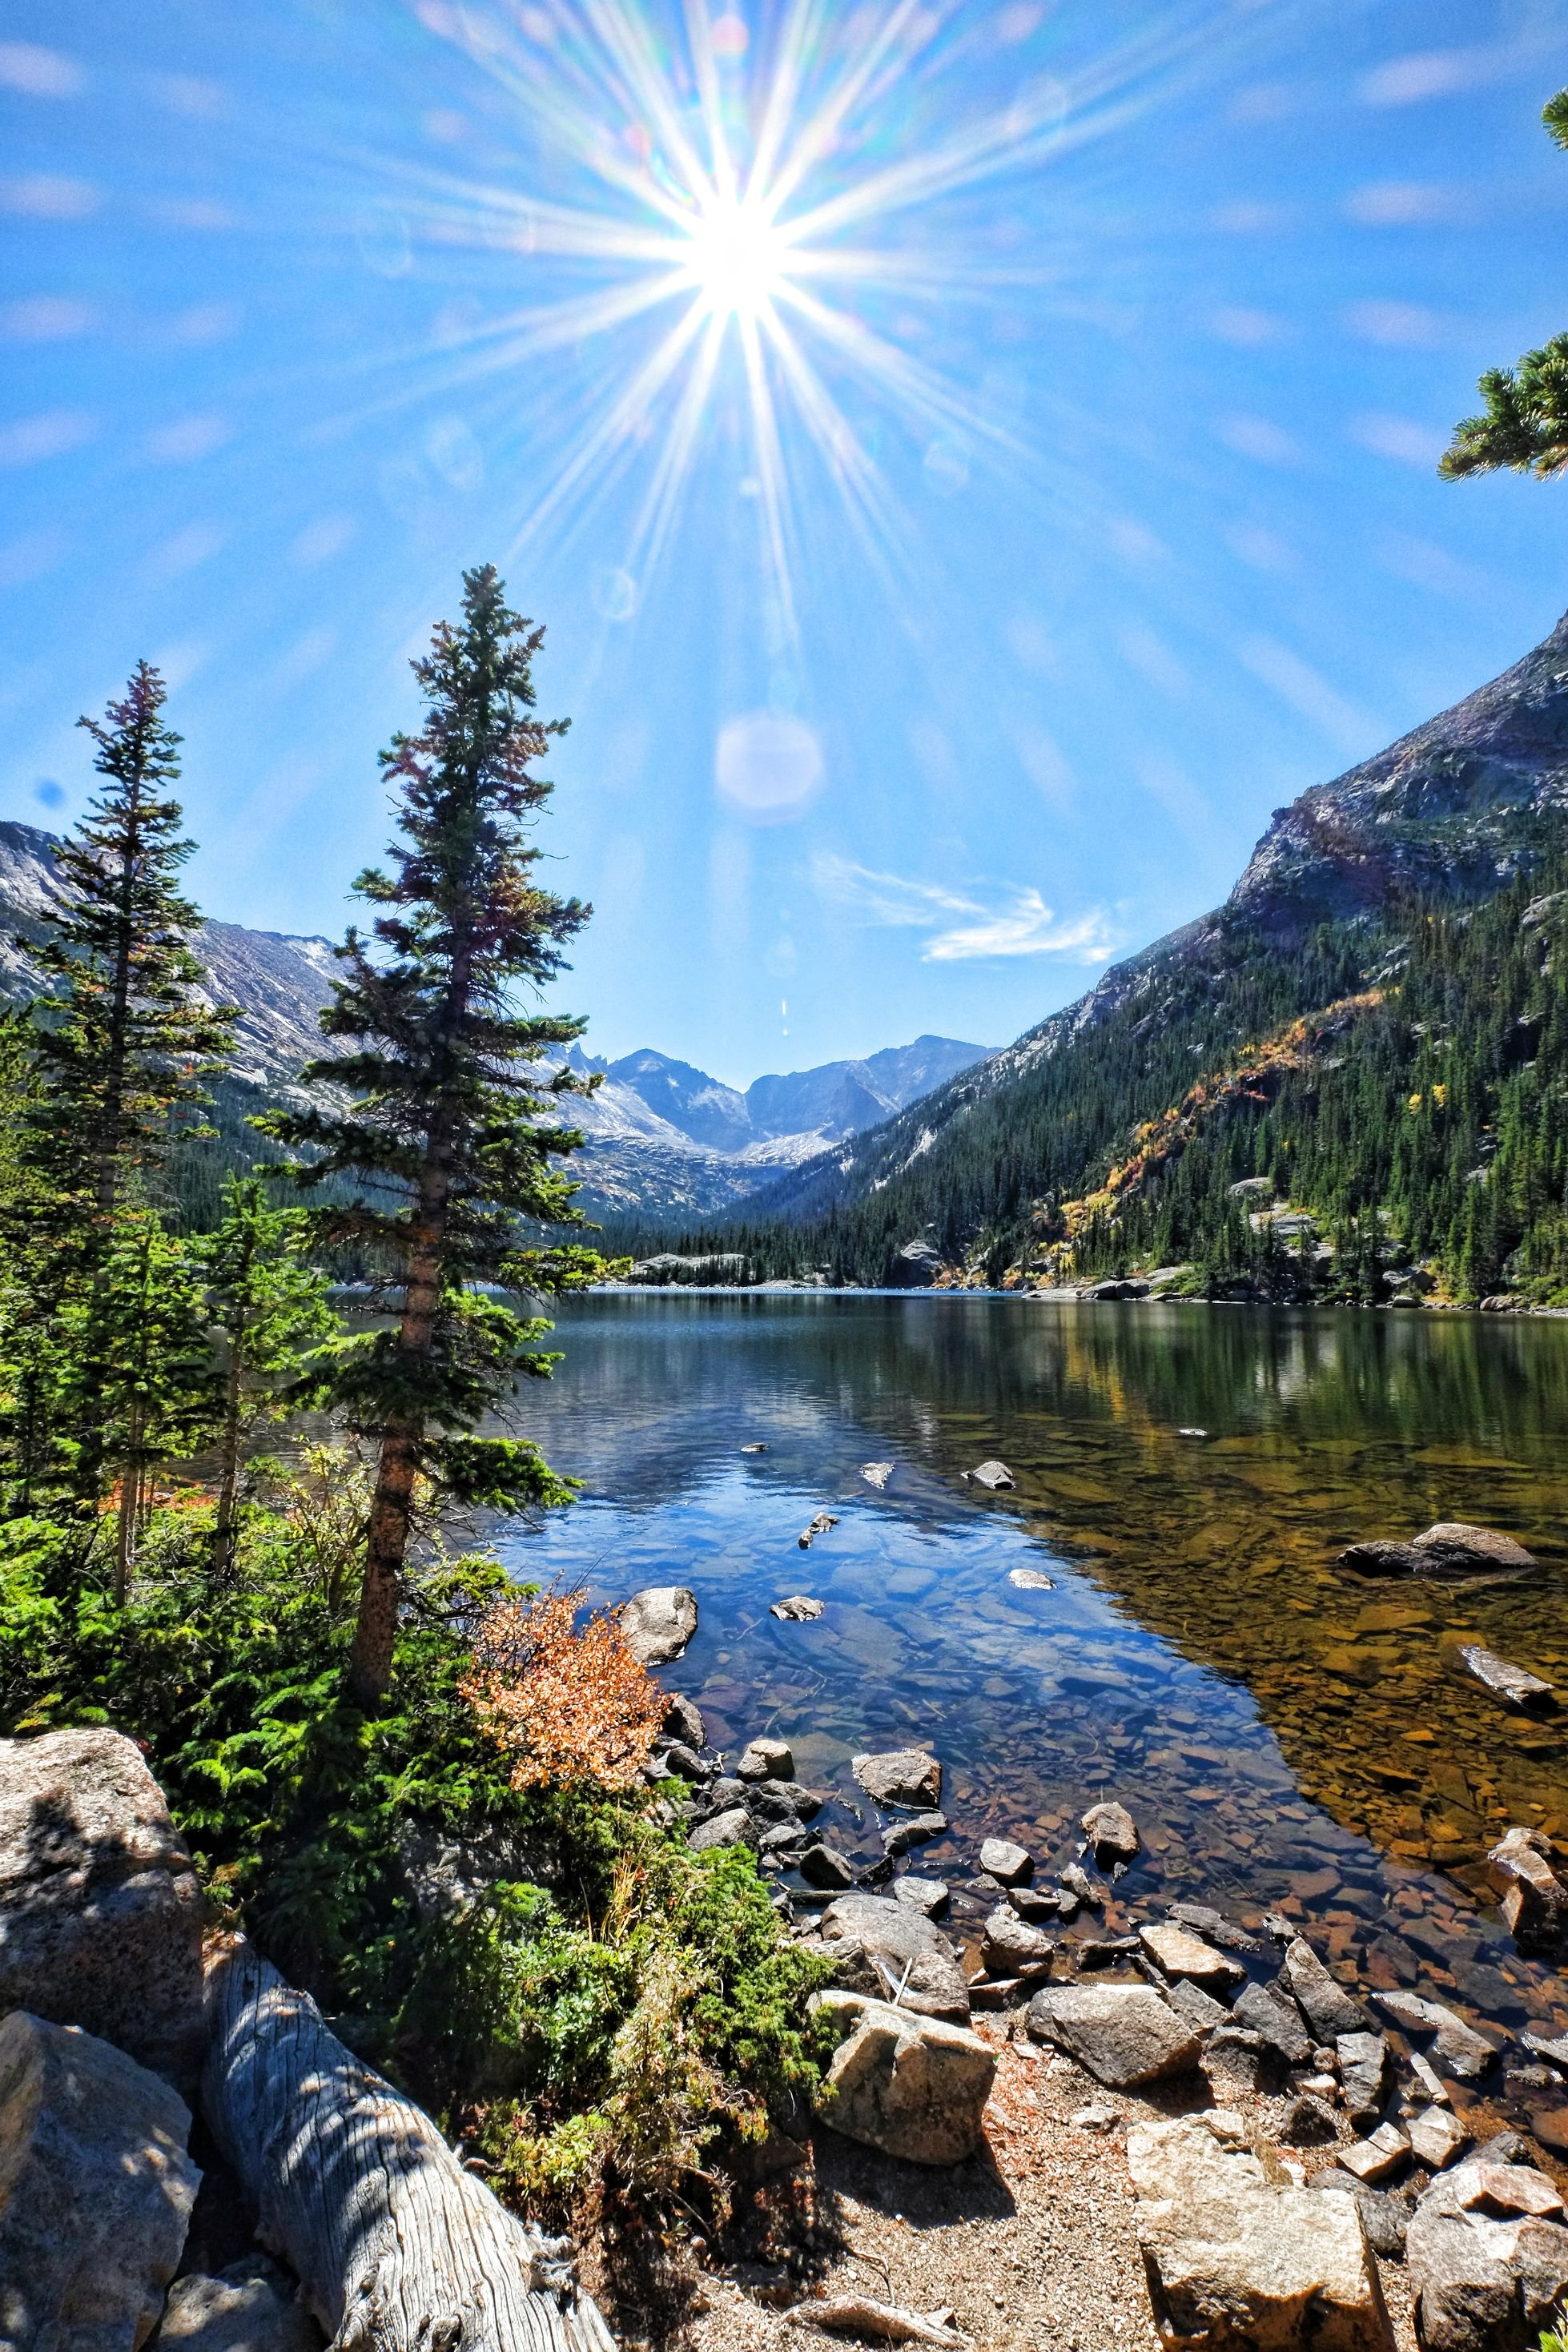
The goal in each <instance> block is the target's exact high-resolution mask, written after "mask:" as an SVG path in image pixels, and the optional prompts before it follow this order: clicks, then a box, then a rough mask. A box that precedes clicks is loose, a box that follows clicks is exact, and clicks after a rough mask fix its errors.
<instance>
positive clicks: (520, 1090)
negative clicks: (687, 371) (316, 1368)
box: [266, 565, 603, 1701]
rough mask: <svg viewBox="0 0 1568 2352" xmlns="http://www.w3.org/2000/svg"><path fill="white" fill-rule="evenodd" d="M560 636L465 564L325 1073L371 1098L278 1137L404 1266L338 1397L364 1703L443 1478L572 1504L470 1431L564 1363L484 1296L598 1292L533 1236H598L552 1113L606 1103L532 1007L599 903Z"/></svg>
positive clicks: (384, 1656) (398, 742)
mask: <svg viewBox="0 0 1568 2352" xmlns="http://www.w3.org/2000/svg"><path fill="white" fill-rule="evenodd" d="M543 634H544V633H543V630H542V628H538V627H535V626H534V625H533V624H532V623H531V622H528V621H524V620H522V619H521V618H520V617H519V616H518V614H515V613H513V612H511V611H510V610H509V609H508V607H507V604H506V601H505V594H504V591H503V588H502V584H501V582H500V578H499V576H498V575H497V573H496V572H495V570H494V568H493V567H492V566H489V565H486V566H484V567H483V568H481V569H479V570H477V571H473V572H466V573H465V574H464V577H463V615H462V619H461V621H460V623H459V624H458V625H457V626H455V627H454V626H453V625H450V624H448V623H447V622H442V623H441V624H440V625H438V626H437V629H436V630H435V632H434V635H433V636H432V639H431V646H430V651H429V653H428V655H426V656H425V657H424V658H423V659H422V660H419V661H416V662H415V664H414V665H413V667H414V673H415V676H416V678H417V679H418V681H419V685H420V687H421V688H422V690H423V692H424V695H425V697H426V714H425V723H424V725H423V727H422V728H421V729H420V730H419V732H418V733H417V734H415V735H402V734H399V735H396V736H395V737H394V739H393V741H392V745H391V748H390V750H388V751H384V752H383V753H382V755H381V762H382V766H383V769H384V772H385V773H386V774H387V776H388V777H389V778H391V779H393V780H395V782H396V785H397V787H398V800H399V824H400V830H401V835H402V839H401V841H400V842H398V843H397V844H395V845H394V846H393V848H392V850H391V852H390V856H391V861H392V863H391V870H390V871H387V870H384V869H372V870H370V871H368V872H366V873H364V874H362V875H361V877H359V880H358V882H357V883H356V885H355V888H356V891H357V892H358V894H359V895H360V896H361V897H362V898H366V899H368V900H369V901H370V903H371V904H372V905H373V906H374V907H375V908H378V909H379V911H378V912H377V914H376V916H375V919H374V922H373V924H372V927H371V928H372V932H373V936H374V944H373V943H372V942H371V941H367V940H364V939H363V938H362V937H361V935H360V933H359V932H358V930H356V929H351V930H350V931H349V934H348V937H347V939H346V940H345V942H344V944H343V946H342V947H341V948H340V949H339V950H338V951H337V952H338V955H339V958H340V960H341V961H342V965H343V970H344V977H343V978H342V980H340V981H338V982H335V983H334V1001H333V1003H331V1005H330V1006H329V1007H328V1008H327V1010H326V1011H325V1012H324V1013H323V1014H322V1016H321V1025H322V1027H323V1029H324V1030H325V1031H326V1033H327V1034H328V1035H329V1036H332V1037H338V1038H342V1039H343V1040H344V1041H345V1042H346V1044H347V1046H348V1050H347V1051H346V1052H345V1053H344V1054H342V1055H341V1056H336V1057H333V1058H332V1059H330V1060H322V1061H320V1062H316V1063H312V1064H311V1065H310V1066H309V1068H308V1069H307V1070H306V1072H305V1073H304V1077H305V1079H306V1082H307V1083H316V1082H326V1083H330V1084H331V1086H332V1087H334V1088H337V1089H344V1088H347V1089H348V1090H350V1092H351V1093H352V1096H353V1101H352V1103H351V1105H350V1107H349V1108H347V1109H345V1110H342V1111H340V1110H338V1109H336V1108H332V1107H331V1106H330V1105H329V1104H327V1103H325V1102H322V1103H320V1104H319V1105H318V1106H317V1107H316V1108H312V1109H310V1110H307V1111H302V1112H290V1113H285V1114H279V1115H277V1116H274V1117H272V1118H268V1121H267V1123H266V1131H267V1132H268V1133H270V1134H272V1135H274V1136H276V1137H277V1138H278V1139H279V1140H281V1141H283V1142H286V1143H289V1144H292V1145H295V1146H303V1147H305V1148H306V1149H308V1150H310V1152H311V1153H312V1154H313V1155H314V1156H313V1158H312V1159H311V1160H310V1162H309V1163H308V1164H306V1165H303V1166H301V1167H299V1168H297V1170H296V1171H295V1172H296V1175H297V1178H298V1180H299V1181H300V1182H301V1183H302V1184H304V1185H306V1186H308V1187H309V1186H314V1185H319V1184H321V1183H322V1182H323V1181H326V1180H328V1179H329V1178H332V1177H350V1178H352V1179H353V1181H354V1182H355V1183H356V1184H357V1185H358V1186H359V1187H360V1194H359V1198H358V1199H357V1201H356V1202H353V1204H351V1205H350V1206H348V1207H345V1208H337V1207H328V1208H323V1209H321V1210H320V1211H318V1212H317V1218H316V1231H317V1234H318V1235H319V1236H320V1238H321V1239H322V1240H323V1241H326V1242H339V1243H341V1242H344V1241H349V1242H352V1243H353V1244H356V1245H357V1246H358V1247H359V1249H360V1250H361V1251H362V1252H363V1254H364V1255H365V1257H366V1259H367V1260H368V1261H369V1263H370V1264H371V1265H373V1266H374V1267H375V1268H376V1269H377V1270H378V1272H379V1274H380V1276H381V1297H382V1300H383V1302H384V1305H385V1306H386V1307H388V1308H389V1309H390V1311H391V1313H392V1315H393V1317H394V1318H395V1319H394V1320H393V1322H392V1324H391V1327H390V1328H384V1329H380V1330H376V1331H373V1332H369V1333H366V1334H364V1335H363V1336H361V1337H359V1338H357V1339H354V1340H353V1341H352V1342H349V1343H347V1344H345V1346H344V1347H343V1348H342V1350H341V1352H340V1354H339V1356H338V1360H337V1363H336V1367H335V1372H334V1376H333V1381H332V1388H333V1394H334V1396H335V1399H336V1401H337V1402H339V1403H340V1404H341V1405H342V1406H344V1407H345V1408H346V1409H347V1411H348V1412H349V1413H350V1415H351V1417H352V1418H353V1421H354V1423H356V1424H357V1425H358V1426H359V1427H360V1428H362V1429H363V1430H365V1431H367V1432H369V1433H372V1434H374V1436H375V1437H376V1438H377V1439H378V1440H379V1446H380V1454H379V1461H378V1465H377V1474H376V1483H375V1493H374V1500H373V1502H372V1506H371V1514H370V1532H369V1539H368V1542H367V1546H366V1554H365V1567H364V1580H363V1589H362V1591H361V1596H360V1607H359V1617H358V1622H357V1624H356V1627H355V1633H354V1641H353V1653H352V1656H351V1661H350V1669H349V1679H350V1687H351V1689H352V1690H353V1692H354V1693H355V1694H356V1696H359V1697H361V1698H362V1699H364V1700H367V1701H373V1700H374V1699H375V1698H376V1697H377V1696H380V1694H381V1693H383V1692H384V1690H385V1688H386V1686H387V1684H388V1682H389V1680H390V1678H391V1672H392V1648H393V1635H394V1632H395V1623H396V1612H397V1605H398V1593H399V1586H400V1580H401V1578H402V1574H403V1569H404V1563H405V1556H406V1553H407V1549H408V1544H409V1540H410V1535H411V1528H412V1517H413V1511H414V1507H415V1500H416V1485H417V1482H418V1481H419V1479H420V1478H421V1477H422V1476H423V1477H426V1478H428V1479H429V1480H431V1481H432V1482H433V1484H434V1486H435V1487H436V1490H437V1493H438V1494H439V1493H444V1494H446V1495H447V1496H450V1497H452V1498H453V1499H456V1500H467V1501H475V1502H482V1503H484V1504H486V1505H489V1506H491V1507H500V1508H515V1507H519V1506H521V1505H522V1504H524V1503H528V1502H556V1501H564V1500H565V1499H567V1494H568V1490H567V1488H566V1486H564V1484H563V1482H562V1481H561V1480H559V1479H557V1478H555V1477H554V1476H553V1475H552V1473H551V1471H550V1470H549V1469H548V1467H547V1466H546V1465H545V1463H544V1462H543V1460H542V1456H541V1455H540V1454H539V1452H538V1450H537V1448H536V1447H534V1446H533V1445H531V1444H528V1443H526V1442H525V1441H523V1440H521V1439H517V1438H500V1437H486V1438H479V1437H476V1436H474V1435H473V1434H471V1433H472V1431H473V1430H474V1428H475V1427H476V1425H477V1424H478V1423H479V1422H480V1420H481V1419H483V1418H484V1417H485V1416H486V1415H487V1414H488V1413H490V1412H494V1411H495V1410H496V1409H497V1408H498V1407H499V1406H500V1405H501V1404H502V1403H503V1402H504V1400H505V1399H506V1397H507V1395H508V1393H509V1392H510V1389H511V1387H512V1385H513V1383H514V1382H515V1381H516V1379H517V1378H518V1376H519V1375H520V1374H527V1373H534V1374H542V1373H547V1372H548V1371H549V1370H550V1368H551V1364H552V1361H553V1359H552V1358H550V1357H548V1356H545V1355H543V1354H542V1353H541V1352H540V1350H539V1349H538V1348H537V1346H536V1344H535V1343H536V1342H537V1340H538V1339H540V1338H541V1337H542V1335H543V1333H544V1332H545V1331H546V1330H548V1328H550V1327H549V1325H548V1324H547V1323H544V1322H542V1321H541V1320H539V1319H537V1318H527V1317H521V1316H519V1315H517V1314H516V1313H514V1312H513V1311H512V1309H511V1308H510V1307H508V1306H506V1305H503V1304H502V1303H501V1301H500V1300H499V1299H497V1298H495V1297H491V1296H488V1295H486V1292H485V1291H484V1290H483V1289H481V1288H480V1287H479V1286H481V1285H489V1284H496V1285H500V1286H502V1287H503V1288H505V1289H508V1290H512V1291H521V1292H525V1293H533V1294H541V1293H542V1294H545V1295H550V1294H554V1293H559V1292H561V1291H564V1290H569V1289H573V1288H575V1287H578V1286H582V1285H584V1284H585V1283H588V1282H590V1281H593V1280H595V1278H596V1277H597V1276H599V1275H600V1274H601V1273H602V1271H603V1261H602V1260H600V1259H599V1258H597V1257H596V1256H595V1255H594V1254H593V1253H592V1252H590V1251H588V1250H586V1249H584V1248H582V1247H580V1246H574V1245H571V1244H558V1245H554V1246H539V1247H530V1246H527V1245H526V1244H525V1243H524V1241H523V1238H522V1233H521V1221H522V1220H525V1219H526V1220H535V1221H538V1222H539V1223H542V1224H549V1225H555V1226H559V1225H563V1224H580V1223H582V1222H583V1220H582V1217H581V1215H580V1213H578V1212H577V1211H576V1210H575V1208H574V1205H573V1202H572V1194H573V1192H574V1187H573V1186H572V1185H571V1184H570V1183H569V1182H568V1181H567V1180H566V1177H565V1175H564V1173H563V1169H562V1166H561V1164H560V1163H561V1162H562V1160H563V1159H564V1158H565V1156H566V1155H567V1154H569V1153H570V1152H572V1151H573V1150H575V1149H576V1148H577V1146H578V1145H579V1143H580V1142H581V1140H582V1138H581V1136H580V1135H578V1134H577V1133H575V1132H574V1130H572V1129H565V1128H563V1127H560V1126H557V1125H555V1124H552V1123H550V1122H549V1121H548V1118H547V1114H548V1112H549V1110H550V1108H551V1105H552V1101H554V1100H555V1099H557V1098H559V1097H561V1096H562V1095H563V1094H568V1093H574V1092H581V1091H584V1087H583V1082H582V1081H580V1080H578V1079H577V1078H575V1077H574V1076H573V1075H572V1073H571V1072H570V1071H569V1070H567V1069H566V1068H565V1067H564V1066H563V1067H561V1068H559V1069H558V1070H557V1071H556V1072H555V1073H554V1074H553V1075H552V1076H549V1077H545V1076H542V1072H541V1067H540V1064H541V1057H542V1055H545V1054H546V1053H547V1052H548V1051H549V1049H550V1048H552V1047H557V1046H565V1045H570V1044H571V1043H572V1042H573V1041H574V1039H575V1038H576V1037H578V1036H579V1035H580V1034H582V1030H583V1027H584V1024H583V1023H582V1022H581V1021H577V1020H572V1019H565V1018H562V1017H560V1016H557V1015H542V1014H537V1013H536V1014H533V1015H531V1016H527V1017H525V1016H523V1015H521V1013H519V1012H518V1010H517V1008H516V994H517V991H518V990H519V988H520V987H526V988H530V989H532V990H535V991H537V990H540V989H542V988H543V987H544V986H545V984H546V983H547V982H550V981H551V980H552V979H553V978H554V977H555V975H556V974H557V973H558V972H559V971H561V969H562V967H563V954H562V950H563V947H564V945H565V943H566V941H567V940H570V939H571V938H572V937H573V936H574V933H575V932H577V931H578V930H580V929H581V928H582V926H583V924H584V922H585V921H586V920H587V918H588V914H589V911H590V910H589V909H588V908H586V907H584V906H583V905H582V904H581V903H580V902H579V901H578V900H576V899H574V898H572V899H562V898H555V897H553V896H552V894H551V893H550V892H549V891H547V890H544V889H542V888H541V887H539V885H538V883H537V882H536V881H535V879H534V875H533V869H534V867H535V866H536V865H537V863H538V860H539V857H540V855H541V853H540V851H539V850H538V849H537V848H535V847H533V846H532V845H531V844H530V842H529V840H528V837H527V834H526V831H525V828H526V826H527V824H528V822H529V820H530V819H531V817H532V816H533V815H534V814H535V813H536V812H537V811H538V810H539V809H541V808H542V805H543V804H544V803H545V801H546V799H547V798H548V796H549V793H550V791H551V787H550V785H549V784H548V783H546V782H542V780H541V779H540V778H538V777H536V776H534V775H532V774H531V772H530V763H531V761H535V760H537V759H539V758H540V757H542V754H543V752H544V751H545V750H546V748H547V745H548V743H549V740H550V738H551V737H552V735H558V734H561V733H563V731H564V722H561V721H552V722H551V723H550V724H548V725H546V724H542V723H541V722H540V721H539V720H537V719H534V718H533V717H532V715H531V714H532V711H533V708H534V691H533V683H532V676H531V663H532V658H533V656H534V655H535V654H536V653H537V651H538V649H539V646H540V645H541V643H542V639H543Z"/></svg>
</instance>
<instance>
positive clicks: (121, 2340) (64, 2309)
mask: <svg viewBox="0 0 1568 2352" xmlns="http://www.w3.org/2000/svg"><path fill="white" fill-rule="evenodd" d="M143 1990H145V1988H143ZM190 2127H191V2117H190V2110H189V2109H188V2108H187V2107H186V2105H185V2104H184V2100H183V2099H182V2098H181V2097H180V2096H179V2095H178V2093H177V2092H175V2091H173V2090H171V2088H170V2087H169V2084H167V2083H166V2082H164V2081H163V2078H162V2076H161V2075H158V2074H152V2073H151V2072H150V2071H149V2070H148V2069H147V2068H146V2067H144V2066H139V2065H138V2064H137V2063H136V2061H135V2060H134V2059H133V2058H128V2057H127V2056H126V2054H125V2053H124V2051H122V2050H116V2049H115V2048H114V2047H113V2046H112V2045H111V2044H110V2042H104V2041H100V2039H99V2037H98V2036H97V2035H96V2034H90V2033H84V2032H81V2031H80V2029H79V2027H75V2026H65V2025H55V2024H51V2023H49V2022H48V2021H46V2020H44V2019H42V2018H38V2017H34V2016H31V2015H29V2014H28V2012H27V2011H26V2010H22V2009H14V2010H13V2011H11V2013H10V2015H9V2016H8V2017H7V2018H5V2020H4V2021H0V2344H4V2346H5V2352H60V2348H61V2347H68V2352H135V2348H136V2347H138V2346H140V2345H142V2344H143V2343H145V2341H146V2339H147V2337H148V2336H149V2335H150V2334H151V2333H152V2330H153V2326H154V2325H155V2324H156V2322H157V2318H158V2315H159V2313H160V2312H161V2311H162V2310H163V2294H164V2290H165V2288H166V2287H167V2286H168V2284H169V2282H170V2280H171V2279H172V2278H173V2277H174V2269H175V2265H176V2264H177V2263H178V2262H179V2259H180V2254H181V2251H182V2249H183V2248H184V2242H185V2231H186V2229H187V2228H188V2226H189V2223H190V2218H191V2206H192V2204H193V2202H194V2201H195V2193H196V2184H197V2182H198V2180H199V2179H200V2178H201V2176H200V2174H199V2173H198V2172H197V2170H196V2168H195V2165H194V2164H193V2163H192V2162H191V2160H190V2158H189V2157H188V2156H187V2155H186V2153H185V2141H186V2137H187V2136H188V2134H189V2131H190Z"/></svg>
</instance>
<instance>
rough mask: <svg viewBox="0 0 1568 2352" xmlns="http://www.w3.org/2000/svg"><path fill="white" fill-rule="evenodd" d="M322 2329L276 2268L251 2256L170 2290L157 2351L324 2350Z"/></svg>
mask: <svg viewBox="0 0 1568 2352" xmlns="http://www.w3.org/2000/svg"><path fill="white" fill-rule="evenodd" d="M322 2340H323V2339H322V2336H321V2329H320V2328H319V2327H318V2326H316V2323H315V2321H314V2320H313V2319H312V2318H311V2317H310V2313H309V2312H308V2311H307V2310H306V2309H305V2307H304V2305H303V2304H301V2303H300V2301H299V2299H298V2297H297V2296H296V2294H295V2293H294V2290H293V2288H292V2287H291V2286H290V2285H289V2281H288V2280H287V2279H286V2278H285V2277H284V2275H283V2273H282V2272H281V2271H280V2270H279V2269H278V2267H277V2265H276V2264H275V2263H269V2262H268V2259H267V2257H266V2255H265V2254H247V2255H246V2256H245V2257H244V2258H243V2260H241V2261H239V2262H237V2263H228V2264H227V2265H226V2268H224V2269H223V2270H221V2271H219V2272H218V2273H217V2274H216V2277H209V2276H207V2275H205V2273H190V2274H188V2275H187V2276H186V2277H184V2278H182V2279H176V2280H175V2282H174V2285H173V2287H172V2288H171V2289H170V2291H169V2301H168V2306H167V2308H166V2309H165V2311H164V2313H163V2326H161V2327H160V2328H159V2330H158V2337H157V2344H156V2347H155V2352H321V2343H322Z"/></svg>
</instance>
